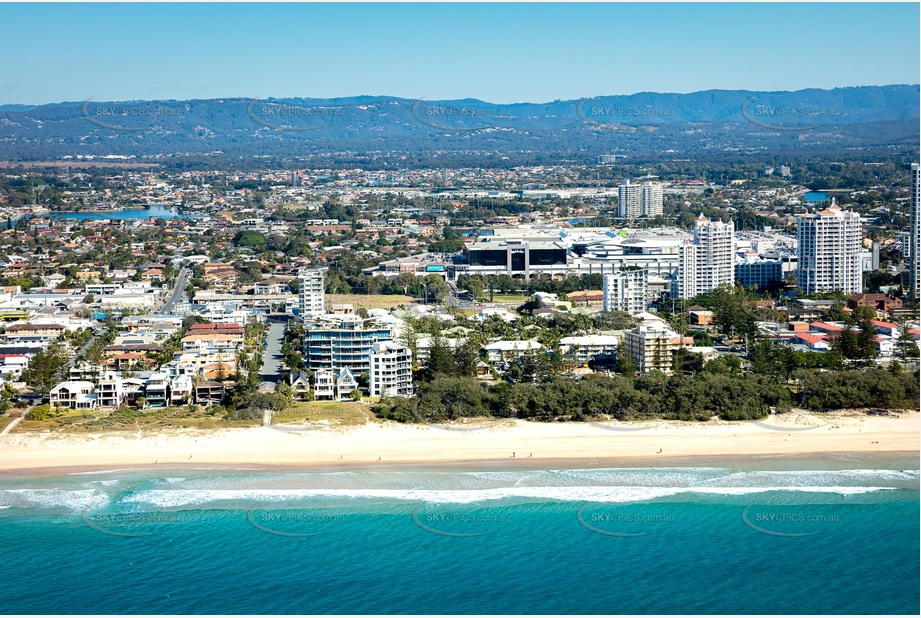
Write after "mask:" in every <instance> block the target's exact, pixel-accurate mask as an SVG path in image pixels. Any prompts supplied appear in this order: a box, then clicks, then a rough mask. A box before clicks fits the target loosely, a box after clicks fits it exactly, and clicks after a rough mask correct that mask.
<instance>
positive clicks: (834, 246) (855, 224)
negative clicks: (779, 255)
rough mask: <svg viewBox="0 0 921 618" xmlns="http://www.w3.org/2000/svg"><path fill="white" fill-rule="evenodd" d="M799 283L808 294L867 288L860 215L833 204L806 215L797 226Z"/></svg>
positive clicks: (852, 292) (852, 291)
mask: <svg viewBox="0 0 921 618" xmlns="http://www.w3.org/2000/svg"><path fill="white" fill-rule="evenodd" d="M796 238H797V242H798V247H797V254H798V256H797V257H798V260H799V265H798V269H797V285H798V286H799V289H800V290H802V291H803V292H804V293H806V294H814V293H817V292H831V291H839V292H844V293H845V294H856V293H858V292H860V291H861V289H862V288H863V280H862V279H863V272H862V271H863V269H862V267H861V261H860V252H861V246H860V238H861V232H860V216H859V215H858V214H857V213H856V212H849V211H846V210H841V208H840V207H839V206H838V205H837V204H835V200H834V199H833V200H832V204H831V206H829V207H828V208H826V209H825V210H820V211H819V212H817V213H815V214H813V215H802V216H800V218H799V222H798V223H797V228H796Z"/></svg>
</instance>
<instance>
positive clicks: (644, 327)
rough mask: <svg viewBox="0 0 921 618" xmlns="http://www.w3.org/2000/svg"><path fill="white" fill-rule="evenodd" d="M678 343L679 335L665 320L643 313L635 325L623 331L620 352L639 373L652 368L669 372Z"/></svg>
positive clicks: (679, 342)
mask: <svg viewBox="0 0 921 618" xmlns="http://www.w3.org/2000/svg"><path fill="white" fill-rule="evenodd" d="M680 344H681V337H680V336H679V335H678V333H676V332H675V331H673V330H672V329H671V327H669V325H668V323H667V322H665V321H664V320H662V319H661V318H658V317H656V316H653V315H651V314H644V315H643V319H642V321H641V322H640V323H639V324H638V325H637V326H635V327H634V328H632V329H630V330H628V331H626V332H625V333H624V340H623V345H622V346H621V348H620V353H621V354H626V355H627V357H628V358H629V359H630V360H631V361H632V362H633V364H634V365H635V366H636V370H637V371H639V372H641V373H645V372H647V371H653V370H657V371H662V372H664V373H671V371H672V356H673V355H674V353H675V350H676V349H677V348H678V347H679V345H680Z"/></svg>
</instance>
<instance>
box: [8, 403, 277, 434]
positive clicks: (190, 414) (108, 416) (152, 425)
mask: <svg viewBox="0 0 921 618" xmlns="http://www.w3.org/2000/svg"><path fill="white" fill-rule="evenodd" d="M51 414H52V416H50V417H49V418H46V419H42V420H33V419H28V420H24V421H22V423H20V424H19V426H18V427H17V428H16V431H19V430H20V429H22V430H23V431H41V430H52V431H63V432H68V433H95V432H102V431H138V430H153V431H158V430H164V429H222V428H231V427H252V426H255V425H258V424H260V423H261V421H253V420H227V419H225V418H224V411H223V410H222V411H221V412H219V413H218V412H216V411H215V409H214V408H208V407H194V406H183V407H178V408H150V409H147V410H135V409H125V410H121V411H118V410H113V411H100V410H86V411H84V410H67V409H57V410H53V411H52V412H51Z"/></svg>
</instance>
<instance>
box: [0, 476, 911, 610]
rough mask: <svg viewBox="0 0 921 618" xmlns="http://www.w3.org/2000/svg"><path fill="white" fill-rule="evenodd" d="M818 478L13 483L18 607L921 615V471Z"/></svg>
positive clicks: (3, 590)
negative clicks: (920, 586)
mask: <svg viewBox="0 0 921 618" xmlns="http://www.w3.org/2000/svg"><path fill="white" fill-rule="evenodd" d="M805 463H806V462H800V463H799V464H797V466H798V467H799V468H801V469H798V470H795V469H789V468H790V466H789V465H781V466H778V465H774V464H771V465H761V466H760V467H761V469H758V468H759V466H758V465H757V464H752V465H739V466H734V465H720V466H715V467H699V466H698V467H685V466H675V467H648V468H643V467H637V468H590V469H557V470H521V469H518V470H498V469H492V470H474V469H460V468H453V469H451V468H425V467H404V468H394V469H370V468H369V469H357V470H355V469H352V470H348V469H342V470H315V471H290V472H280V471H271V472H267V471H256V470H172V471H167V470H156V471H152V470H145V471H142V470H134V471H121V472H119V471H115V472H104V473H81V474H69V475H64V476H56V477H33V478H29V477H13V476H6V477H0V564H2V573H3V576H2V582H0V608H2V610H0V611H2V612H3V613H129V612H130V613H164V614H168V613H231V614H232V613H253V614H260V613H281V614H283V613H308V614H314V613H316V614H321V613H322V614H328V613H333V614H335V613H434V614H438V613H550V614H559V613H576V614H579V613H593V614H606V613H665V614H668V613H719V614H730V613H732V614H734V613H910V614H911V613H917V611H918V609H919V593H918V581H919V569H918V556H919V537H918V521H919V494H918V470H917V469H916V468H917V460H915V461H914V462H912V461H911V460H903V461H900V462H886V463H880V462H875V464H876V465H875V466H873V465H868V463H870V462H867V461H853V462H847V461H839V462H836V463H835V464H834V465H833V466H827V465H824V464H823V466H824V468H834V469H820V466H818V465H809V466H805V467H804V464H805ZM911 463H914V467H908V468H905V466H906V465H909V466H910V465H911ZM807 468H808V469H807Z"/></svg>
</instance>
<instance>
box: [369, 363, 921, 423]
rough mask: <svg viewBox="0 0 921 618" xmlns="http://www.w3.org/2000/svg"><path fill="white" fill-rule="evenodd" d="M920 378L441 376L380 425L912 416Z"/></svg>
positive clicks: (388, 405)
mask: <svg viewBox="0 0 921 618" xmlns="http://www.w3.org/2000/svg"><path fill="white" fill-rule="evenodd" d="M918 378H919V375H918V372H917V371H915V372H910V373H909V372H890V371H885V370H882V369H872V370H865V371H841V372H827V373H806V374H804V375H802V376H801V378H800V388H799V389H798V392H792V391H791V390H790V389H789V388H787V387H786V386H783V385H781V384H779V383H777V382H776V381H775V380H773V379H772V378H771V377H769V376H764V375H757V374H745V373H713V372H703V373H700V374H698V375H696V376H687V375H673V376H671V377H669V376H666V375H665V374H663V373H661V372H650V373H647V374H643V375H641V376H639V377H637V378H635V379H630V378H628V377H624V376H613V377H606V376H600V375H589V376H585V377H583V378H581V379H572V378H553V379H551V380H549V381H547V382H543V383H536V384H535V383H518V384H508V383H500V384H495V385H487V384H484V383H483V382H480V381H479V380H477V379H475V378H471V377H457V376H439V377H437V378H435V379H433V380H431V381H429V382H426V383H424V384H423V385H422V387H421V388H420V389H419V391H418V393H417V395H416V397H415V398H412V399H403V398H392V399H383V400H381V402H380V403H379V404H377V405H376V406H375V407H374V412H375V413H376V414H377V415H378V416H379V417H381V418H385V419H390V420H395V421H400V422H444V421H456V420H460V419H464V418H474V417H497V418H521V419H530V420H536V421H593V420H602V419H617V420H631V419H651V418H661V419H677V420H708V419H710V418H711V417H713V416H718V417H720V418H721V419H724V420H753V419H758V418H763V417H764V416H766V415H768V414H770V413H771V411H776V412H785V411H788V410H789V409H790V408H791V407H792V406H794V405H797V406H801V407H804V408H807V409H809V410H813V411H827V410H835V409H841V408H858V407H879V408H887V409H917V408H918V405H919V393H918Z"/></svg>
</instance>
